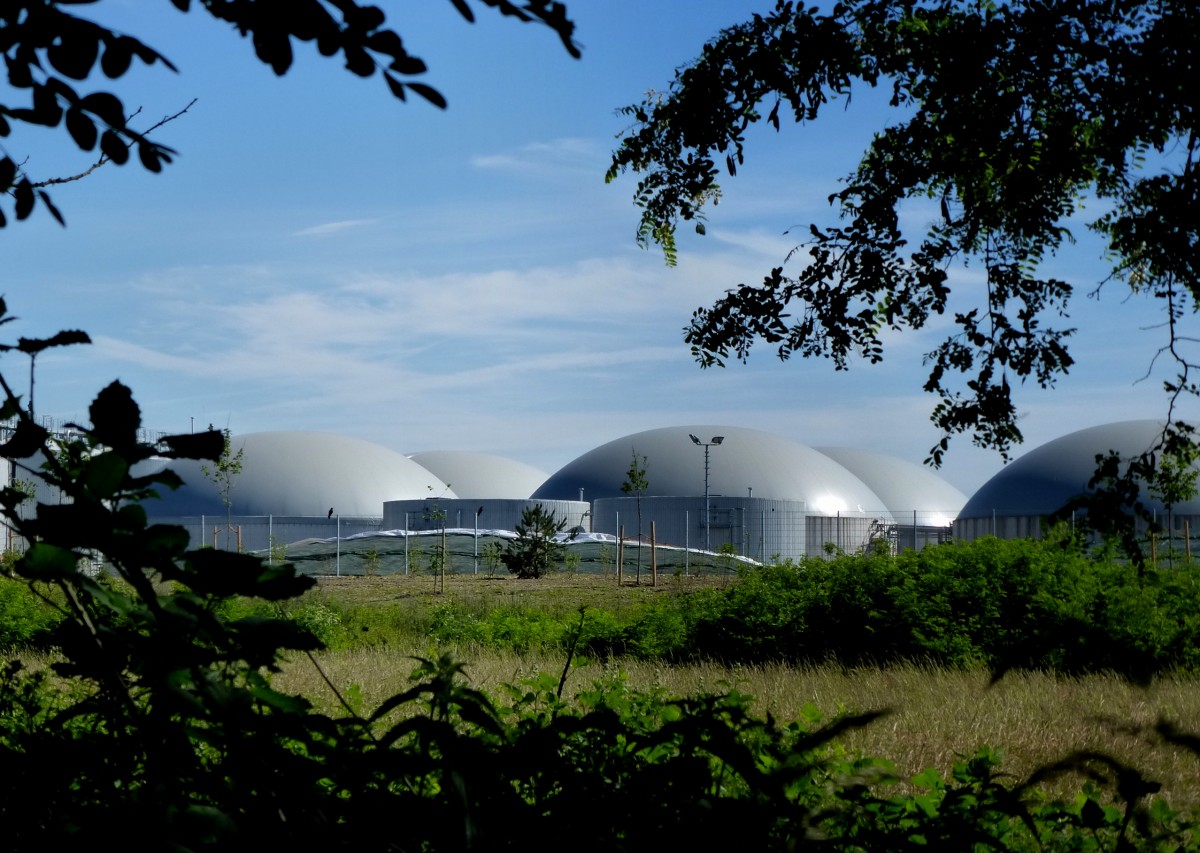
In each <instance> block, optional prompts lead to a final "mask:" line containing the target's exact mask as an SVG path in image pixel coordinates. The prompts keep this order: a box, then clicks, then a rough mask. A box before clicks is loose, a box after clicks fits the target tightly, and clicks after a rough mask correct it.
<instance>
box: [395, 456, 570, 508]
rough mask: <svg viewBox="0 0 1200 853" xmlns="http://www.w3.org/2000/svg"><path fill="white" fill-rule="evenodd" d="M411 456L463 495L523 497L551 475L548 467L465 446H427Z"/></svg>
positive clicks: (526, 496)
mask: <svg viewBox="0 0 1200 853" xmlns="http://www.w3.org/2000/svg"><path fill="white" fill-rule="evenodd" d="M408 458H409V459H411V460H413V461H414V462H416V463H418V464H419V465H421V467H423V468H427V469H428V470H429V471H431V472H433V474H434V475H435V476H436V477H437V478H438V479H439V480H441V481H442V482H443V483H446V484H447V485H448V486H449V487H450V488H452V489H453V490H454V494H456V495H458V496H459V497H460V498H469V499H475V498H501V499H505V498H514V499H518V500H524V499H525V498H528V497H529V496H530V495H531V494H533V492H534V490H535V489H537V487H538V486H540V485H541V484H542V483H544V482H546V477H547V476H548V475H547V474H546V472H545V471H542V470H540V469H538V468H534V467H533V466H532V465H526V464H525V463H524V462H517V461H516V460H514V459H506V458H505V457H503V456H493V455H491V454H489V453H473V452H469V451H463V450H427V451H424V452H422V453H412V454H409V457H408Z"/></svg>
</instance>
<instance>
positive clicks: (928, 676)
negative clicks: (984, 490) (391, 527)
mask: <svg viewBox="0 0 1200 853" xmlns="http://www.w3.org/2000/svg"><path fill="white" fill-rule="evenodd" d="M643 579H644V580H645V578H643ZM659 582H660V585H659V587H658V588H651V587H649V586H648V585H643V586H642V587H632V586H628V585H627V586H625V587H622V588H620V589H618V588H617V587H616V584H615V578H608V579H604V578H597V577H596V576H575V577H563V576H558V577H551V578H547V579H542V580H539V581H516V580H511V579H496V580H487V579H485V578H483V577H482V576H481V577H472V576H467V577H463V576H457V577H455V576H451V577H449V578H448V579H447V584H446V592H445V594H444V595H445V596H446V597H447V598H450V597H453V598H454V599H455V600H456V601H458V602H459V603H460V604H462V605H464V606H468V607H471V608H472V609H475V608H476V607H477V608H478V609H480V610H485V609H487V608H488V607H490V606H494V605H495V604H496V603H498V602H499V601H500V600H503V601H504V603H515V602H522V603H527V604H529V605H530V606H536V607H538V608H539V609H542V610H547V611H558V612H567V611H572V610H574V609H576V608H577V607H578V606H579V605H580V604H584V603H588V604H594V605H597V606H601V607H604V608H606V609H608V610H611V611H614V612H620V611H621V610H622V609H624V608H625V607H632V606H635V605H636V604H638V603H639V602H641V601H644V600H646V599H648V598H651V597H653V596H658V595H670V594H681V593H686V592H687V591H688V590H690V589H695V588H697V587H698V586H700V585H704V584H711V583H718V584H722V583H728V582H729V581H728V579H726V578H721V577H709V578H700V579H695V578H692V579H687V578H674V577H670V576H668V577H660V578H659ZM433 583H434V580H433V578H431V577H429V576H424V577H415V578H414V577H410V578H395V577H390V578H342V579H325V580H322V582H321V588H320V590H319V592H318V594H319V595H329V596H331V597H333V596H336V597H337V598H338V599H340V600H344V601H347V602H356V603H359V604H364V605H372V604H375V605H379V606H386V605H389V604H395V603H397V602H401V603H405V602H407V605H408V606H424V605H425V604H427V603H428V602H429V601H431V600H445V599H444V598H442V595H440V594H435V593H434V587H433ZM440 651H442V650H441V649H434V648H431V647H414V648H407V649H396V648H387V649H377V650H356V651H348V652H333V653H325V654H323V655H321V656H320V657H319V658H318V660H319V662H320V665H321V668H322V669H323V670H324V672H325V673H326V674H327V675H328V677H329V679H330V681H332V683H333V684H334V685H336V686H337V687H338V688H339V689H341V690H344V689H345V688H346V687H348V686H349V685H351V684H355V685H358V687H359V689H360V690H361V692H362V696H363V699H364V705H365V706H366V707H368V708H369V707H372V706H373V705H375V704H377V703H378V702H380V701H382V700H383V699H384V698H386V697H388V696H390V695H392V694H394V693H396V692H398V691H399V690H401V689H403V688H404V687H405V686H406V685H407V684H408V676H409V673H411V672H412V670H413V668H414V665H415V664H414V661H413V660H412V656H414V655H418V654H419V655H425V656H429V655H432V654H436V653H438V652H440ZM451 651H452V652H454V653H455V654H456V655H457V656H458V657H459V658H460V659H462V660H465V661H467V662H468V667H467V672H468V675H469V676H470V679H471V683H472V684H473V685H474V686H476V687H480V688H482V689H484V690H487V691H489V692H495V691H497V688H498V687H499V685H501V684H504V683H509V684H511V683H515V682H519V681H521V680H522V679H524V678H527V677H529V676H531V675H533V674H535V673H538V672H550V673H554V674H555V675H557V674H558V673H559V672H561V669H562V666H563V660H562V658H561V657H560V656H552V655H546V654H537V653H534V654H526V655H518V654H513V653H503V652H497V651H494V650H486V649H452V650H451ZM618 670H619V671H621V672H623V673H624V675H625V677H626V678H627V680H628V682H629V683H630V684H631V685H632V686H635V687H661V688H663V689H664V690H666V691H667V692H668V693H671V694H675V695H690V694H695V693H698V692H702V691H712V690H721V689H725V688H728V687H733V688H736V689H738V690H740V691H742V692H744V693H748V694H750V695H751V696H753V697H754V700H755V708H756V710H757V711H758V712H759V713H762V714H766V713H770V714H772V715H774V716H775V718H776V719H777V720H780V721H788V720H792V719H797V718H799V717H800V716H801V712H802V710H803V709H804V707H805V706H806V705H808V704H810V703H811V704H812V705H815V706H816V708H817V709H819V710H820V711H821V712H822V713H823V714H825V715H826V716H833V715H835V714H837V713H839V712H840V711H847V712H851V713H854V712H864V711H872V710H883V709H886V710H888V711H889V713H888V715H887V716H885V717H884V718H882V719H881V720H878V721H876V722H875V723H873V724H872V725H870V726H867V727H866V728H863V729H860V730H858V731H854V732H851V733H849V734H848V735H846V736H845V737H844V738H843V739H842V741H841V743H842V744H843V745H844V747H845V748H846V749H847V750H849V751H850V752H852V753H856V754H862V755H870V756H875V757H881V758H887V759H890V760H891V761H893V762H894V763H895V764H896V766H897V768H898V769H899V770H900V771H901V773H902V774H904V775H912V774H915V773H917V772H919V771H921V770H923V769H925V768H927V767H936V768H938V769H939V770H941V771H942V772H946V771H947V770H948V769H949V768H950V767H951V765H953V763H954V762H955V761H956V760H958V758H959V757H961V756H963V755H970V754H972V753H974V752H975V750H976V749H977V748H978V747H979V746H981V745H984V744H986V745H989V746H993V747H997V748H999V749H1001V750H1002V753H1003V755H1004V765H1003V767H1004V769H1005V770H1006V771H1007V772H1009V773H1011V774H1012V775H1013V776H1015V777H1019V778H1023V777H1024V776H1026V775H1028V774H1029V773H1031V772H1032V771H1033V770H1034V769H1036V768H1037V767H1040V766H1043V765H1046V764H1048V763H1050V762H1053V761H1057V760H1059V759H1061V758H1063V757H1065V756H1067V755H1069V754H1071V753H1073V752H1076V751H1081V750H1095V751H1099V752H1104V753H1107V754H1110V755H1112V756H1114V757H1115V758H1117V759H1119V760H1122V761H1125V762H1128V763H1130V764H1133V765H1135V766H1137V767H1139V768H1140V769H1142V770H1143V772H1145V773H1147V775H1149V776H1150V777H1151V778H1154V779H1157V780H1159V781H1160V782H1162V783H1163V793H1164V795H1165V796H1166V797H1167V798H1168V799H1169V800H1170V801H1171V802H1172V803H1173V804H1174V805H1176V806H1200V757H1198V756H1197V755H1195V754H1194V753H1191V752H1188V751H1187V750H1186V749H1183V748H1181V747H1178V746H1172V745H1170V744H1167V743H1165V742H1163V741H1162V740H1161V738H1159V737H1157V736H1156V735H1155V734H1154V732H1153V727H1154V724H1155V723H1156V722H1157V721H1159V720H1167V721H1170V722H1172V723H1174V724H1175V725H1176V726H1178V728H1179V729H1181V730H1183V731H1186V732H1197V733H1200V678H1197V677H1194V676H1180V677H1174V678H1160V679H1157V680H1156V681H1155V682H1154V683H1153V684H1152V685H1150V686H1148V687H1139V686H1136V685H1133V684H1130V683H1128V682H1126V681H1124V680H1122V679H1120V678H1116V677H1109V676H1089V677H1084V678H1066V677H1061V676H1055V675H1050V674H1045V673H1010V674H1008V675H1007V676H1005V677H1004V678H1003V679H1001V680H1000V681H999V682H998V683H996V684H994V685H990V684H989V679H988V675H987V674H986V673H982V672H961V671H947V670H941V669H935V668H928V667H919V666H899V667H887V668H867V669H856V670H845V669H842V668H839V667H835V666H821V667H792V666H786V665H782V664H768V665H761V666H738V667H733V668H730V667H726V666H722V665H719V664H700V665H689V666H668V665H666V664H662V663H657V662H643V661H634V660H622V661H615V662H607V663H603V664H600V663H593V664H590V665H588V666H586V667H583V668H579V669H576V670H575V671H573V673H572V675H571V679H570V681H569V683H568V693H569V692H571V691H572V690H577V689H579V688H581V687H584V686H588V685H590V683H591V682H592V681H594V680H596V679H600V678H603V677H606V676H610V675H613V674H615V672H616V671H618ZM277 683H278V685H279V686H281V687H283V688H284V689H287V690H290V691H295V692H299V693H302V694H304V695H306V696H309V697H310V698H312V699H314V700H315V701H316V702H317V703H318V706H319V707H321V708H322V709H323V710H327V711H331V712H336V709H337V705H336V701H335V700H334V698H333V696H332V693H331V691H330V690H329V688H328V687H327V686H326V685H325V684H324V682H323V681H322V679H321V678H320V676H319V675H318V674H317V673H316V672H315V671H314V669H313V667H312V666H311V665H310V664H309V663H308V661H307V660H299V661H295V662H294V663H292V664H291V665H289V666H288V667H287V668H286V669H285V672H284V673H283V674H282V676H281V677H280V678H279V680H278V682H277ZM1073 785H1074V787H1078V780H1076V782H1075V783H1073ZM1060 790H1061V791H1065V790H1067V788H1066V787H1063V788H1062V789H1060Z"/></svg>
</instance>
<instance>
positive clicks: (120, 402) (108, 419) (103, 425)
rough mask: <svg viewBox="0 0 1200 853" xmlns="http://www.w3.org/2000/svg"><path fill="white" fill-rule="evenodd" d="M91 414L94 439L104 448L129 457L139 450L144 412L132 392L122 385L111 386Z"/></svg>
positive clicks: (94, 403) (98, 398)
mask: <svg viewBox="0 0 1200 853" xmlns="http://www.w3.org/2000/svg"><path fill="white" fill-rule="evenodd" d="M88 414H89V415H90V416H91V419H92V430H91V432H92V436H93V437H94V438H95V439H96V440H97V441H99V442H100V443H101V444H105V445H107V446H109V447H111V448H113V449H114V450H117V451H119V452H122V453H126V454H128V453H130V452H131V451H132V450H133V448H134V447H135V446H136V444H137V431H138V429H139V428H140V427H141V425H142V411H141V409H139V408H138V405H137V403H135V402H134V400H133V392H131V391H130V390H129V388H127V387H126V386H124V385H122V384H121V383H120V382H113V383H111V384H110V385H109V386H108V387H107V388H105V389H104V390H103V391H101V392H100V393H99V394H97V395H96V399H95V400H94V401H93V402H92V405H91V406H90V407H89V408H88Z"/></svg>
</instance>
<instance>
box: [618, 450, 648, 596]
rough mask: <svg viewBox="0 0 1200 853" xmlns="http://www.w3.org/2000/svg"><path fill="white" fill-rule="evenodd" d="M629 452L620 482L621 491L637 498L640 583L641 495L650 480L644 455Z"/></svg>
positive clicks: (640, 578)
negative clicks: (639, 456)
mask: <svg viewBox="0 0 1200 853" xmlns="http://www.w3.org/2000/svg"><path fill="white" fill-rule="evenodd" d="M630 453H631V454H632V458H631V459H630V460H629V470H628V471H626V472H625V482H624V483H622V484H621V491H622V492H624V493H625V494H627V495H633V496H634V497H636V498H637V525H638V548H637V582H638V583H639V584H640V583H641V582H642V495H644V494H646V490H647V489H649V488H650V482H649V481H648V480H647V479H646V457H645V456H642V458H641V460H640V461H639V460H638V455H637V450H636V449H635V450H631V451H630Z"/></svg>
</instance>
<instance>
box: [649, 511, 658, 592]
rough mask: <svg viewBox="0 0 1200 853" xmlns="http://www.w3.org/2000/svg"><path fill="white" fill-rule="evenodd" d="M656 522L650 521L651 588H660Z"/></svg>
mask: <svg viewBox="0 0 1200 853" xmlns="http://www.w3.org/2000/svg"><path fill="white" fill-rule="evenodd" d="M655 524H656V522H655V521H654V520H653V519H651V520H650V586H658V536H657V528H656V527H655Z"/></svg>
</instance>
